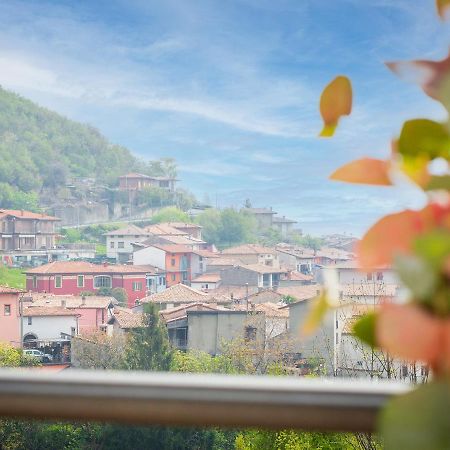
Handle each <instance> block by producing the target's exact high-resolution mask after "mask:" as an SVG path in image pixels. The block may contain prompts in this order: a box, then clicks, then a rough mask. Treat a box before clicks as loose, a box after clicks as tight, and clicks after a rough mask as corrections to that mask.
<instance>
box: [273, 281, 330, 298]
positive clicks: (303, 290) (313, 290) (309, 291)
mask: <svg viewBox="0 0 450 450" xmlns="http://www.w3.org/2000/svg"><path fill="white" fill-rule="evenodd" d="M321 290H322V287H321V286H319V285H317V284H304V285H300V286H280V287H279V288H278V289H277V292H278V293H279V294H281V295H283V296H288V295H289V296H290V297H294V298H295V299H296V300H297V301H303V300H308V299H310V298H314V297H316V296H317V291H321Z"/></svg>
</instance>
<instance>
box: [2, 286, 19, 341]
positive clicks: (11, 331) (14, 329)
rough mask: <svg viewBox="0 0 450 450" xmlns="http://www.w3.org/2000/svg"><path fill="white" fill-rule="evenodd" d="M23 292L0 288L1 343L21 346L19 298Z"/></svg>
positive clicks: (4, 287)
mask: <svg viewBox="0 0 450 450" xmlns="http://www.w3.org/2000/svg"><path fill="white" fill-rule="evenodd" d="M22 292H23V291H21V290H20V289H16V288H10V287H8V286H0V342H7V343H9V344H11V345H13V346H15V347H19V346H20V308H19V306H20V305H19V296H20V295H21V294H22Z"/></svg>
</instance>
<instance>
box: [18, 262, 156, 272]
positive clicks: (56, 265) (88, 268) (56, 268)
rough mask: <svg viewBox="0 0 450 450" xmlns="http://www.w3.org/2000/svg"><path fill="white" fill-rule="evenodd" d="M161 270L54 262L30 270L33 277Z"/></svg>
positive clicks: (117, 265)
mask: <svg viewBox="0 0 450 450" xmlns="http://www.w3.org/2000/svg"><path fill="white" fill-rule="evenodd" d="M159 271H160V269H157V268H156V267H153V266H149V265H147V266H134V265H126V264H92V263H89V262H86V261H54V262H51V263H48V264H44V265H43V266H39V267H35V268H33V269H28V270H27V271H25V273H26V274H27V275H28V274H31V275H34V274H35V275H45V274H49V275H51V274H86V273H88V274H91V273H92V274H93V273H99V274H143V273H158V272H159Z"/></svg>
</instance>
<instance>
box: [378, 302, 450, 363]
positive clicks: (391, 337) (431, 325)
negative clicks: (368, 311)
mask: <svg viewBox="0 0 450 450" xmlns="http://www.w3.org/2000/svg"><path fill="white" fill-rule="evenodd" d="M443 325H444V321H442V320H441V319H438V318H436V317H433V316H432V315H430V314H429V313H427V312H425V311H424V310H423V309H421V308H420V307H418V306H413V305H395V304H390V305H388V304H385V305H383V306H382V307H381V308H380V311H379V314H378V319H377V322H376V337H377V343H378V344H379V345H380V347H381V348H383V350H385V351H387V352H388V353H389V354H390V355H392V356H394V357H398V358H401V359H406V360H410V361H425V362H427V363H429V364H431V365H433V366H435V365H436V363H437V361H438V359H439V358H440V357H441V356H442V353H441V352H442V350H443V345H444V343H443V341H442V336H443V335H442V331H443Z"/></svg>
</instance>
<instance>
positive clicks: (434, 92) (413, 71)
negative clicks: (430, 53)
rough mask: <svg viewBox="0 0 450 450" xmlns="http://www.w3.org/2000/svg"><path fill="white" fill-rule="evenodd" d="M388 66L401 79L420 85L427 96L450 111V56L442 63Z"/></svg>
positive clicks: (420, 61) (399, 63) (417, 62)
mask: <svg viewBox="0 0 450 450" xmlns="http://www.w3.org/2000/svg"><path fill="white" fill-rule="evenodd" d="M386 65H387V66H388V67H389V69H391V70H392V71H393V72H394V73H396V74H397V75H399V76H400V77H402V78H405V79H407V80H409V81H411V80H412V81H414V82H416V83H417V84H420V85H421V86H422V89H423V90H424V91H425V93H426V94H427V95H429V96H430V97H431V98H434V99H435V100H438V101H440V102H441V103H443V105H444V106H445V107H446V108H447V109H450V98H449V95H450V92H449V83H450V80H449V78H450V54H449V55H448V56H447V57H446V58H445V59H443V60H442V61H427V60H416V61H396V62H388V63H386Z"/></svg>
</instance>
